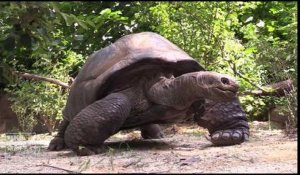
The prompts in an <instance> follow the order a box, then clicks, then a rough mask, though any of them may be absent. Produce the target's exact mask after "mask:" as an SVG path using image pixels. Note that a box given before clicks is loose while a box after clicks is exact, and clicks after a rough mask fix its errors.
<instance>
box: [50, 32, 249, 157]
mask: <svg viewBox="0 0 300 175" xmlns="http://www.w3.org/2000/svg"><path fill="white" fill-rule="evenodd" d="M238 88H239V86H238V84H237V83H236V81H235V80H234V78H232V77H230V76H228V75H224V74H220V73H217V72H212V71H206V70H205V69H204V68H203V67H201V66H200V65H199V64H198V63H197V61H195V60H194V59H193V58H192V57H190V56H189V55H188V54H187V53H185V52H184V51H183V50H181V49H180V48H178V47H177V46H176V45H174V44H173V43H172V42H170V41H169V40H167V39H165V38H164V37H162V36H160V35H159V34H156V33H152V32H141V33H136V34H130V35H126V36H123V37H122V38H120V39H118V40H117V41H116V42H115V43H113V44H111V45H109V46H107V47H105V48H103V49H101V50H99V51H97V52H95V53H93V54H92V55H91V56H90V57H89V58H88V60H87V61H86V63H85V64H84V65H83V67H82V69H81V70H80V72H79V73H78V75H77V77H76V79H75V81H74V82H73V84H72V86H71V88H70V93H69V96H68V99H67V103H66V106H65V109H64V111H63V114H64V119H63V121H62V122H61V124H60V126H59V131H58V134H57V135H56V136H55V138H54V139H53V140H52V141H51V142H50V144H49V147H48V148H49V149H50V150H61V149H63V148H65V147H67V148H70V149H72V150H73V151H75V152H77V153H78V155H89V154H93V153H97V150H98V148H99V147H101V146H102V144H103V142H104V141H105V140H106V139H107V138H109V137H110V136H112V135H113V134H115V133H117V132H118V131H120V130H124V129H131V128H139V129H140V130H141V135H142V137H143V138H145V139H154V138H162V137H163V133H162V131H161V129H160V127H159V124H166V123H174V122H176V121H182V120H186V119H189V118H194V120H195V122H197V123H198V125H199V126H202V127H205V128H207V129H208V131H209V133H210V137H209V138H210V140H211V142H212V143H213V144H216V145H233V144H240V143H242V142H244V141H245V140H247V138H248V136H249V127H248V122H247V118H246V115H245V112H244V111H243V109H242V108H241V105H240V103H239V99H238V97H237V92H238Z"/></svg>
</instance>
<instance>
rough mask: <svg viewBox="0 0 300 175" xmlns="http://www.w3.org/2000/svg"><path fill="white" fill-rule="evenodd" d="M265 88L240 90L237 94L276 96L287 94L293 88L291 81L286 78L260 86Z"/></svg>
mask: <svg viewBox="0 0 300 175" xmlns="http://www.w3.org/2000/svg"><path fill="white" fill-rule="evenodd" d="M262 88H263V89H265V90H253V91H244V92H240V93H239V96H245V95H253V96H277V97H283V96H286V95H288V94H289V93H290V92H291V91H292V90H293V89H294V87H293V81H292V80H290V79H288V80H285V81H280V82H277V83H273V84H270V85H266V86H263V87H262Z"/></svg>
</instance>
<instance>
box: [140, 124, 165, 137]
mask: <svg viewBox="0 0 300 175" xmlns="http://www.w3.org/2000/svg"><path fill="white" fill-rule="evenodd" d="M140 128H141V135H142V137H143V138H144V139H161V138H163V137H164V133H163V132H162V130H161V128H160V126H159V125H158V124H148V125H144V126H142V127H140Z"/></svg>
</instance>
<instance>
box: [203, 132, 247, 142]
mask: <svg viewBox="0 0 300 175" xmlns="http://www.w3.org/2000/svg"><path fill="white" fill-rule="evenodd" d="M208 140H209V141H211V142H212V143H213V144H214V145H217V146H227V145H235V144H240V143H243V142H245V141H248V140H249V134H248V133H245V132H243V130H239V129H227V130H219V131H216V132H214V133H213V134H212V135H210V139H208Z"/></svg>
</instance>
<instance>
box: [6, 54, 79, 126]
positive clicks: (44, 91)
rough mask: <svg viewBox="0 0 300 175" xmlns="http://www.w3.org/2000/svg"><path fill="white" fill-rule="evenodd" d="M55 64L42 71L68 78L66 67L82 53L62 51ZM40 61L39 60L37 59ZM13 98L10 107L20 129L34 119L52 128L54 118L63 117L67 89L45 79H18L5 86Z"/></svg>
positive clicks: (31, 122) (74, 63)
mask: <svg viewBox="0 0 300 175" xmlns="http://www.w3.org/2000/svg"><path fill="white" fill-rule="evenodd" d="M62 60H63V62H59V63H57V64H55V65H52V66H51V67H50V66H44V68H45V69H44V70H43V72H47V74H45V75H43V74H41V72H37V73H39V74H40V75H43V76H45V77H52V78H56V79H59V80H62V81H64V82H68V78H69V70H71V69H72V68H73V67H74V65H77V64H79V63H81V62H82V61H83V57H82V55H78V54H76V53H75V52H73V51H68V52H67V53H66V58H65V59H62ZM38 64H43V63H38ZM6 91H7V92H8V93H9V94H11V100H12V101H13V102H14V103H13V105H12V109H13V110H14V111H15V112H16V114H17V116H18V120H19V124H20V128H21V130H22V131H26V132H30V131H31V130H32V128H33V126H34V125H35V124H37V120H39V121H41V123H45V124H46V125H47V127H48V131H49V132H52V131H53V129H54V126H55V125H56V122H57V121H58V120H61V119H62V118H63V114H62V109H63V108H64V106H65V104H66V99H67V95H68V93H66V92H64V91H65V90H63V89H62V88H61V87H59V86H58V85H54V84H51V83H48V82H40V81H39V82H35V81H28V80H27V81H20V82H19V83H18V84H13V85H11V86H9V87H7V88H6Z"/></svg>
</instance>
